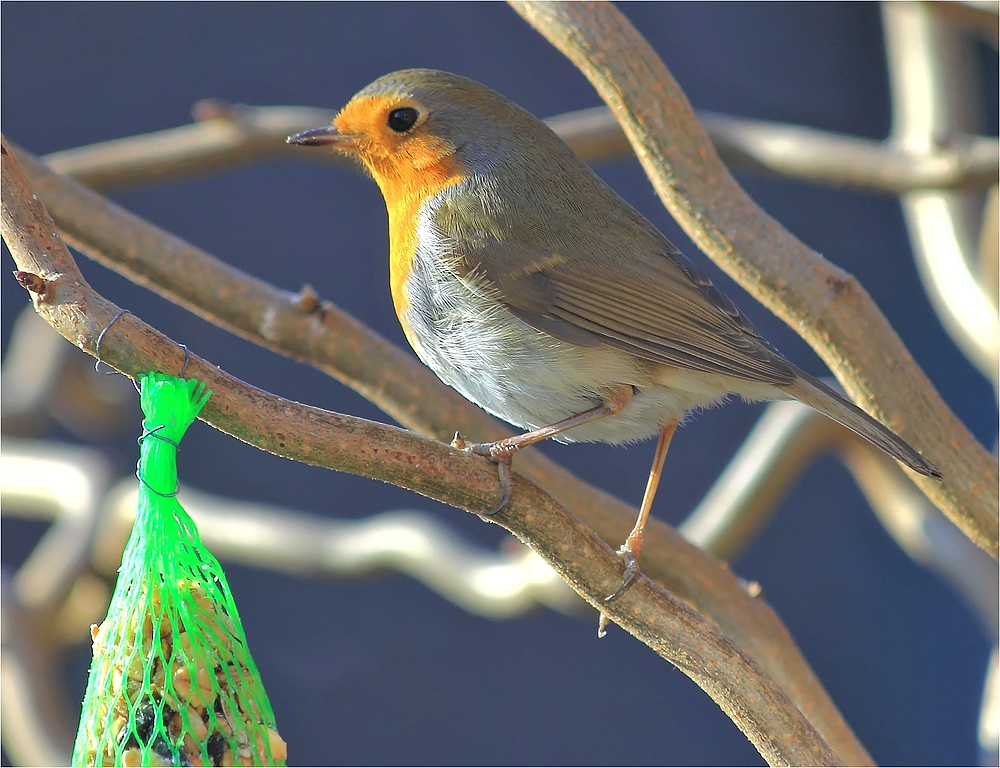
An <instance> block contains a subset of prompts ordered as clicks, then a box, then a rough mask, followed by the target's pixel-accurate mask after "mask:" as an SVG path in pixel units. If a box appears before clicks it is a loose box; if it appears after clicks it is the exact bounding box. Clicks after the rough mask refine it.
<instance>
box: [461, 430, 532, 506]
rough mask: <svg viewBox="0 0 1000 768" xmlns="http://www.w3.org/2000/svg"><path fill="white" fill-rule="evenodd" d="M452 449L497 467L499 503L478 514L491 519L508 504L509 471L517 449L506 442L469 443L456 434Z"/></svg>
mask: <svg viewBox="0 0 1000 768" xmlns="http://www.w3.org/2000/svg"><path fill="white" fill-rule="evenodd" d="M451 447H452V448H458V449H459V450H463V451H468V452H469V453H474V454H476V455H477V456H485V457H486V458H488V459H489V460H490V461H492V462H493V463H494V464H496V465H497V472H498V474H499V476H500V501H499V502H498V503H497V505H496V506H495V507H493V509H491V510H490V511H489V512H482V513H480V514H481V515H482V516H483V517H493V515H495V514H497V513H498V512H500V511H501V510H502V509H503V508H504V507H506V506H507V504H508V503H509V502H510V470H511V464H512V463H513V460H514V454H515V453H517V451H518V449H517V448H516V447H513V446H511V445H510V444H509V443H508V442H507V441H506V440H497V441H496V442H493V443H469V442H466V441H465V439H464V438H463V437H462V436H461V435H460V434H459V433H458V432H456V433H455V438H454V439H453V440H452V441H451Z"/></svg>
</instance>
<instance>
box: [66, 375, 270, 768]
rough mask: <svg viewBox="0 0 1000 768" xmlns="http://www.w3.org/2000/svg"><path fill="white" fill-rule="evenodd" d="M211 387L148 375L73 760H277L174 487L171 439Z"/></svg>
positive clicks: (227, 607)
mask: <svg viewBox="0 0 1000 768" xmlns="http://www.w3.org/2000/svg"><path fill="white" fill-rule="evenodd" d="M210 395H211V392H206V391H205V386H204V384H199V383H198V382H197V381H194V380H191V381H183V380H182V379H177V378H174V377H171V376H161V375H157V374H149V375H148V376H144V377H143V379H142V398H141V399H142V410H143V413H144V414H145V415H146V419H145V421H144V423H143V436H142V438H141V439H140V443H141V449H140V459H139V471H138V473H137V474H138V476H139V481H140V482H139V508H138V512H137V514H136V518H135V525H134V527H133V529H132V535H131V537H130V538H129V541H128V544H127V545H126V547H125V553H124V554H123V555H122V564H121V568H120V569H119V575H118V583H117V585H116V586H115V592H114V595H113V596H112V598H111V605H110V606H109V607H108V616H107V619H105V621H104V623H103V624H101V625H100V626H94V627H92V629H91V634H92V637H93V645H94V659H93V662H92V664H91V667H90V682H89V684H88V685H87V693H86V695H85V697H84V700H83V712H82V714H81V717H80V729H79V731H78V732H77V736H76V745H75V747H74V750H73V765H204V766H208V765H284V764H285V754H286V753H285V743H284V742H283V741H282V740H281V738H280V737H279V736H278V733H277V731H276V730H275V726H274V715H273V713H272V712H271V705H270V703H269V702H268V700H267V694H265V693H264V687H263V685H262V684H261V681H260V675H259V673H258V672H257V666H256V665H255V664H254V661H253V659H252V658H251V657H250V651H249V649H248V648H247V641H246V637H245V636H244V634H243V627H242V625H241V623H240V617H239V613H238V612H237V610H236V604H235V603H234V602H233V598H232V595H231V593H230V591H229V586H228V584H227V583H226V577H225V574H224V573H223V572H222V567H221V566H220V565H219V562H218V560H216V559H215V557H213V556H212V554H211V553H210V552H209V551H208V550H207V549H206V548H205V546H204V545H203V544H202V543H201V538H200V537H199V536H198V529H197V528H196V527H195V524H194V522H193V521H192V520H191V518H190V517H189V516H188V514H187V513H186V512H185V511H184V510H183V509H182V508H181V505H180V504H179V503H178V501H177V499H176V498H175V496H176V492H177V488H178V485H177V445H178V443H179V442H180V440H181V438H182V437H183V436H184V433H185V431H187V428H188V427H189V426H190V425H191V423H192V422H193V421H194V419H195V417H196V416H197V415H198V412H199V411H200V410H201V408H202V406H204V405H205V403H206V402H207V401H208V398H209V396H210Z"/></svg>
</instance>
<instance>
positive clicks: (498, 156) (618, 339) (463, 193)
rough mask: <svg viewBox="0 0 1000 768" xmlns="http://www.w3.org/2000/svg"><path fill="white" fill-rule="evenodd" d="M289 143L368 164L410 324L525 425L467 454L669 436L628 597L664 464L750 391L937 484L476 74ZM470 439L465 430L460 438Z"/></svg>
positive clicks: (445, 370) (383, 103)
mask: <svg viewBox="0 0 1000 768" xmlns="http://www.w3.org/2000/svg"><path fill="white" fill-rule="evenodd" d="M288 141H289V143H292V144H300V145H304V146H322V147H330V148H332V149H334V150H336V151H338V152H345V153H347V154H349V155H352V156H354V157H355V158H357V159H358V160H360V162H361V163H362V165H363V166H364V167H365V168H366V169H367V170H368V172H369V173H370V174H371V175H372V177H373V178H374V179H375V182H376V183H377V184H378V186H379V188H380V189H381V191H382V195H383V197H384V198H385V202H386V207H387V209H388V212H389V280H390V290H391V292H392V301H393V305H394V306H395V309H396V315H397V316H398V317H399V322H400V323H401V324H402V326H403V332H404V333H405V334H406V338H407V340H408V341H409V342H410V344H411V345H412V347H413V349H414V351H416V353H417V355H418V356H419V357H420V359H421V360H422V361H423V362H424V364H426V365H427V366H428V367H429V368H430V369H431V370H432V371H434V373H435V374H437V376H438V377H439V378H440V379H441V380H442V381H444V382H445V383H446V384H448V385H450V386H452V387H454V388H455V389H457V390H458V391H459V392H460V393H461V394H462V395H464V396H465V397H466V398H468V399H469V400H471V401H472V402H474V403H476V404H477V405H479V406H481V407H482V408H484V409H485V410H487V411H489V412H490V413H492V414H493V415H495V416H498V417H499V418H501V419H504V420H505V421H508V422H510V423H511V424H514V425H516V426H517V427H519V428H521V429H526V430H528V431H526V432H524V433H523V434H520V435H516V436H514V437H509V438H507V439H505V440H500V441H497V442H494V443H486V444H481V445H471V446H466V447H467V448H469V449H471V450H473V451H474V452H475V453H479V454H483V455H486V456H489V457H491V458H492V459H493V460H494V461H496V462H497V463H498V464H499V465H500V478H501V482H502V487H503V498H502V500H501V503H500V505H499V506H498V507H497V509H496V510H494V513H495V512H496V511H499V509H500V508H502V506H503V505H504V504H505V503H506V501H507V499H508V497H509V493H510V490H509V466H510V459H511V456H512V455H513V454H514V453H515V452H516V451H518V450H519V449H521V448H524V447H526V446H528V445H531V444H533V443H536V442H539V441H540V440H544V439H546V438H549V437H552V438H554V439H555V440H558V441H560V442H566V443H570V442H593V441H601V442H606V443H612V444H615V445H618V444H622V443H630V442H634V441H638V440H645V439H647V438H650V437H652V436H653V435H657V434H658V435H659V440H658V443H657V446H656V452H655V458H654V460H653V467H652V469H651V471H650V474H649V480H648V483H647V485H646V490H645V493H644V495H643V499H642V504H641V506H640V512H639V517H638V520H637V521H636V524H635V527H634V528H633V530H632V532H631V533H630V534H629V536H628V538H627V539H626V541H625V544H624V545H623V546H622V548H621V549H620V550H619V555H620V556H621V557H622V558H623V560H624V562H625V571H624V578H623V582H622V585H621V587H620V588H619V589H618V590H617V591H616V592H615V593H614V594H612V595H609V597H608V598H607V599H609V600H610V599H613V598H614V597H615V596H616V595H618V594H620V593H621V591H622V590H623V589H625V588H626V587H627V586H628V585H629V584H630V583H631V582H632V581H633V580H634V578H635V575H636V573H637V572H638V558H639V553H640V548H641V545H642V536H643V531H644V529H645V525H646V520H647V518H648V515H649V511H650V508H651V506H652V503H653V498H654V496H655V494H656V488H657V485H658V483H659V478H660V472H661V470H662V467H663V461H664V458H665V457H666V454H667V449H668V448H669V446H670V440H671V438H672V436H673V434H674V430H676V428H677V425H678V424H679V423H680V422H682V421H683V420H684V417H685V414H687V413H688V412H689V411H692V410H696V409H699V408H706V407H708V406H711V405H714V404H716V403H719V402H721V401H722V400H724V399H726V397H727V396H728V395H729V394H737V395H739V396H740V397H742V398H743V399H744V400H749V401H759V400H788V399H794V400H798V401H799V402H801V403H804V404H805V405H808V406H810V407H811V408H814V409H815V410H817V411H819V412H820V413H822V414H824V415H825V416H828V417H829V418H831V419H833V420H834V421H836V422H838V423H840V424H843V425H844V426H845V427H847V428H848V429H851V430H853V431H854V432H856V433H857V434H859V435H860V436H861V437H863V438H865V439H866V440H868V441H869V442H871V443H872V444H873V445H875V446H877V447H878V448H880V449H882V450H883V451H885V452H886V453H888V454H889V455H890V456H892V457H893V458H895V459H897V460H899V461H900V462H902V463H903V464H905V465H906V466H907V467H909V468H910V469H912V470H914V471H916V472H919V473H920V474H923V475H930V476H931V477H936V478H940V477H941V473H940V472H939V471H938V469H937V468H936V467H935V466H934V465H933V464H931V463H930V462H929V461H927V460H926V459H925V458H923V457H922V456H921V455H920V454H919V453H917V452H916V451H915V450H914V449H913V448H912V447H910V445H909V444H907V443H906V442H905V441H904V440H903V439H902V438H900V437H899V436H897V435H896V434H895V433H894V432H892V431H891V430H890V429H888V428H887V427H885V426H883V425H882V424H881V423H879V422H878V421H876V420H875V419H873V418H872V417H871V416H869V415H868V414H867V413H865V412H864V411H862V410H861V409H860V408H858V407H856V406H855V405H853V404H852V403H849V402H848V401H847V400H845V399H844V398H843V397H841V396H840V395H839V394H837V393H836V392H834V391H833V390H832V389H830V388H829V387H827V386H826V385H825V384H823V383H822V382H820V381H818V380H816V379H815V378H813V377H812V376H810V375H809V374H807V373H804V372H803V371H801V370H799V369H798V368H796V367H795V366H794V365H793V364H792V363H790V362H789V361H788V360H786V359H785V358H784V357H782V356H781V354H780V353H778V351H777V350H775V349H774V347H772V346H771V345H770V344H768V342H767V341H765V340H764V339H763V338H761V336H760V335H759V334H758V333H757V332H756V331H755V330H754V328H753V326H752V325H751V324H750V322H749V321H748V320H747V318H746V317H744V316H743V314H742V313H741V312H740V311H739V310H738V309H737V308H736V307H735V306H734V305H733V303H732V302H731V301H730V300H729V299H727V298H726V297H725V296H724V295H723V294H722V293H721V292H720V291H719V290H718V289H717V288H716V287H715V286H714V285H712V283H711V281H710V280H709V279H708V278H707V277H706V276H705V275H704V274H702V272H701V271H700V270H698V268H697V267H695V266H694V264H692V263H691V262H690V261H689V260H688V259H687V258H686V257H685V256H684V255H683V254H681V253H680V251H678V250H677V248H676V247H674V245H673V244H672V243H670V241H669V240H667V239H666V238H665V237H664V236H663V235H662V234H660V232H659V231H658V230H657V229H656V228H655V227H654V226H653V225H652V224H650V223H649V222H648V221H647V220H646V219H645V218H643V217H642V215H640V214H639V213H638V212H637V211H636V210H635V209H634V208H632V206H630V205H629V204H628V203H627V202H625V201H624V200H623V199H622V198H621V197H619V196H618V195H617V194H616V193H615V192H614V190H612V189H611V188H610V187H609V186H608V185H607V184H605V183H604V181H602V180H601V179H600V178H599V177H598V176H597V174H595V173H594V172H593V171H592V170H591V169H590V168H589V167H588V166H587V165H586V164H585V163H584V162H583V161H581V160H580V159H579V158H578V157H577V156H576V155H575V154H574V153H573V151H572V150H571V149H570V148H569V147H568V146H567V145H566V144H565V143H564V142H563V141H562V140H561V139H560V138H559V137H558V136H557V135H556V134H555V133H554V132H553V131H552V130H551V129H550V128H549V127H548V126H546V125H545V123H543V122H542V121H541V120H539V119H537V118H536V117H534V116H533V115H531V114H530V113H529V112H527V111H526V110H524V109H522V108H521V107H519V106H518V105H517V104H514V103H513V102H512V101H510V100H508V99H506V98H504V97H503V96H501V95H500V94H499V93H497V92H495V91H493V90H491V89H489V88H487V87H486V86H484V85H481V84H479V83H477V82H475V81H473V80H469V79H468V78H465V77H460V76H458V75H453V74H449V73H447V72H439V71H435V70H429V69H408V70H403V71H400V72H393V73H391V74H388V75H385V76H384V77H380V78H379V79H378V80H375V81H374V82H373V83H371V84H370V85H369V86H368V87H366V88H365V89H364V90H362V91H360V92H359V93H358V94H357V95H355V96H354V97H353V98H352V99H351V100H350V102H349V103H348V104H347V106H345V107H344V108H343V109H342V110H341V112H340V113H339V114H338V115H337V117H336V118H335V119H334V120H333V123H332V124H331V125H329V126H324V127H322V128H316V129H314V130H310V131H305V132H303V133H299V134H296V135H295V136H291V137H289V139H288ZM456 441H457V442H460V438H459V437H458V436H457V435H456Z"/></svg>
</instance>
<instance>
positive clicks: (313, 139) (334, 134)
mask: <svg viewBox="0 0 1000 768" xmlns="http://www.w3.org/2000/svg"><path fill="white" fill-rule="evenodd" d="M356 138H357V137H356V136H354V135H353V134H349V133H341V132H340V131H338V130H337V126H335V125H324V126H323V127H322V128H313V129H312V130H309V131H302V133H296V134H295V135H294V136H289V137H288V138H287V139H285V141H286V142H287V143H288V144H299V145H301V146H303V147H334V148H336V149H349V148H350V147H351V145H352V144H353V143H354V140H355V139H356Z"/></svg>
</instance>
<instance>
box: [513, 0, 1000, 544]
mask: <svg viewBox="0 0 1000 768" xmlns="http://www.w3.org/2000/svg"><path fill="white" fill-rule="evenodd" d="M511 4H512V6H513V7H514V9H515V10H516V11H517V12H518V13H519V14H520V15H521V16H522V17H524V18H525V19H526V20H527V21H528V22H529V23H530V24H531V25H532V26H534V27H535V28H536V29H537V30H538V31H539V32H541V33H542V34H543V35H544V36H545V37H546V39H548V40H549V42H551V43H552V44H553V45H554V46H555V47H556V48H558V49H559V50H560V51H562V53H564V54H565V55H566V56H567V57H568V58H569V59H570V60H571V61H572V62H573V63H574V64H575V65H576V66H577V67H578V68H579V69H580V70H581V71H582V72H583V73H584V74H585V75H586V76H587V78H588V79H589V80H590V81H591V83H592V84H593V85H594V87H595V88H596V89H597V91H598V93H599V94H600V95H601V98H603V99H604V100H605V102H607V103H608V105H609V106H610V107H611V108H612V110H613V111H614V112H615V114H616V115H617V116H618V119H619V121H620V122H621V123H622V126H623V128H624V129H625V132H626V134H627V135H628V137H629V141H630V142H631V143H632V145H633V147H634V148H635V151H636V154H637V155H638V157H639V160H640V162H641V163H642V165H643V167H644V168H645V170H646V173H647V175H648V176H649V177H650V179H651V180H652V182H653V186H654V187H655V188H656V191H657V193H658V194H659V195H660V198H661V199H662V200H663V202H664V204H665V205H666V206H667V208H668V209H669V210H670V212H671V214H672V215H673V216H674V218H675V219H676V220H677V222H678V223H679V224H680V225H681V226H682V227H684V230H685V231H686V232H687V234H688V235H689V236H690V237H691V239H692V240H694V241H695V243H697V244H698V246H699V247H700V248H701V249H702V250H703V251H704V252H705V253H706V254H707V255H708V256H709V257H710V258H712V260H713V261H715V262H716V263H717V264H718V265H719V266H720V267H722V268H723V269H724V270H726V272H727V273H728V274H729V275H731V276H732V277H733V278H734V279H735V280H737V281H738V282H739V283H740V284H741V285H742V286H743V287H744V288H746V289H747V290H748V291H749V292H750V293H752V294H753V295H754V296H755V297H756V298H757V299H758V300H760V301H761V302H762V303H763V304H764V305H765V306H767V307H768V308H769V309H770V310H771V311H773V312H774V313H775V314H777V315H778V316H779V317H781V318H782V319H783V320H784V321H785V322H786V323H788V324H789V325H790V326H791V327H792V328H794V329H795V330H796V331H797V332H798V333H799V334H800V335H801V336H802V337H803V338H804V339H805V340H806V341H807V342H809V344H810V345H811V346H812V347H813V349H815V350H816V351H817V353H819V355H820V356H821V357H822V358H823V360H824V361H825V362H826V364H827V365H828V366H829V367H830V369H831V370H832V371H833V372H834V374H835V375H836V376H837V378H838V379H839V380H840V382H841V383H842V384H843V386H844V388H845V390H847V392H848V394H849V395H850V396H851V397H852V398H853V399H854V400H855V402H857V403H859V404H860V405H861V406H862V407H863V408H865V409H866V410H867V411H869V412H870V413H872V414H874V415H875V416H876V417H877V418H879V419H881V420H883V421H885V423H887V424H888V425H889V426H890V427H892V429H893V430H895V431H896V432H897V433H898V434H900V435H901V436H903V437H904V438H906V439H907V440H908V441H909V442H910V443H911V444H912V445H914V446H915V447H916V448H918V449H919V450H920V451H921V452H922V453H923V454H924V455H925V456H927V458H929V459H930V460H931V461H933V462H934V463H935V464H936V465H937V466H938V467H939V468H940V469H941V471H942V472H943V473H944V477H945V480H944V481H943V482H941V481H937V480H933V479H931V478H926V477H922V476H918V475H915V474H914V475H913V477H914V479H915V481H916V482H917V484H918V485H919V486H920V488H921V490H923V491H924V493H925V494H927V496H928V497H929V498H930V499H931V500H932V501H933V502H934V503H935V504H936V505H937V506H938V507H939V508H940V509H941V510H942V511H943V512H944V513H945V514H946V515H948V517H949V518H950V519H951V520H952V521H954V522H955V524H956V525H958V526H959V527H960V528H961V529H962V530H963V531H964V532H965V534H966V535H967V536H969V538H971V539H972V540H973V541H974V542H976V544H978V545H979V546H980V547H982V548H983V549H985V550H987V551H988V552H990V553H991V554H992V555H993V556H994V557H996V556H997V549H998V499H997V493H996V489H997V482H998V477H997V463H996V459H994V458H993V457H992V456H991V455H990V454H989V453H988V452H987V451H986V449H985V448H983V446H982V445H980V444H979V443H978V442H977V441H976V439H975V438H974V437H973V436H972V435H971V434H970V433H969V431H968V430H967V429H966V428H965V426H964V425H963V424H962V423H961V422H960V421H959V420H958V419H957V418H955V415H954V414H953V413H952V412H951V410H950V409H949V408H948V406H947V405H946V404H945V402H944V401H943V400H942V399H941V397H940V395H938V393H937V391H936V390H935V389H934V386H933V385H932V384H931V382H930V381H929V380H928V379H927V377H926V376H925V375H924V373H923V371H922V370H921V369H920V367H919V366H918V365H917V364H916V362H915V361H914V360H913V358H912V357H911V355H910V353H909V352H908V351H907V349H906V347H905V346H904V345H903V343H902V341H900V339H899V337H898V336H897V335H896V333H895V331H894V330H893V329H892V327H891V326H890V325H889V323H888V321H887V320H886V319H885V317H884V316H883V315H882V313H881V312H880V311H879V309H878V307H877V306H876V305H875V303H874V302H873V301H872V300H871V297H870V296H869V295H868V294H867V292H866V291H865V290H864V288H862V287H861V285H860V284H859V283H858V281H857V280H856V279H855V278H854V277H853V276H852V275H850V274H848V273H847V272H844V271H843V270H841V269H839V268H837V267H835V266H834V265H833V264H831V263H829V262H828V261H826V260H825V259H824V258H823V257H822V256H820V255H819V254H818V253H816V252H815V251H813V250H811V249H810V248H808V247H807V246H805V245H804V244H803V243H801V242H800V241H799V240H797V239H796V238H795V237H794V236H793V235H792V234H791V233H789V232H788V231H787V230H786V229H785V228H784V227H782V226H781V224H779V223H778V222H777V221H775V220H774V219H772V218H771V217H770V216H768V215H767V214H766V213H765V212H764V211H763V210H761V209H760V207H758V206H757V204H756V203H754V202H753V200H751V199H750V198H749V197H748V196H747V194H746V193H745V192H744V191H743V189H742V188H741V187H740V186H739V184H737V183H736V180H735V179H733V177H732V175H731V174H730V173H729V171H728V170H727V169H726V167H725V165H723V163H722V161H721V160H720V159H719V157H718V155H717V154H716V153H715V151H714V149H713V148H712V145H711V143H710V142H709V140H708V138H707V137H706V135H705V132H704V131H703V130H702V128H701V127H700V125H699V124H698V120H697V118H696V116H695V114H694V112H693V110H692V109H691V106H690V104H689V103H688V101H687V98H686V97H685V96H684V93H683V92H682V91H681V89H680V86H679V85H678V84H677V82H676V81H675V80H674V79H673V77H672V76H671V74H670V72H669V71H668V70H667V68H666V66H665V65H664V64H663V62H662V61H661V60H660V58H659V57H658V56H657V54H656V52H655V51H654V50H653V49H652V48H651V47H650V45H649V43H647V42H646V40H645V39H644V38H643V37H642V35H640V34H639V32H638V31H636V29H635V28H634V27H633V26H632V25H631V24H630V23H629V21H628V19H626V18H625V17H624V16H623V15H622V14H621V12H620V11H618V9H617V8H616V7H615V6H614V5H612V4H610V3H588V2H580V3H576V2H574V3H568V2H520V1H519V0H511Z"/></svg>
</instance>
